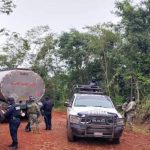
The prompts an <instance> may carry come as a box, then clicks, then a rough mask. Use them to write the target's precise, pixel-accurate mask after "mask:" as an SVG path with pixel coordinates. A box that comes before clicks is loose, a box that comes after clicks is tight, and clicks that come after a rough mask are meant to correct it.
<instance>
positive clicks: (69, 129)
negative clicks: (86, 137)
mask: <svg viewBox="0 0 150 150" xmlns="http://www.w3.org/2000/svg"><path fill="white" fill-rule="evenodd" d="M67 138H68V141H69V142H75V140H76V137H75V136H74V135H73V133H72V129H71V128H70V126H69V125H67Z"/></svg>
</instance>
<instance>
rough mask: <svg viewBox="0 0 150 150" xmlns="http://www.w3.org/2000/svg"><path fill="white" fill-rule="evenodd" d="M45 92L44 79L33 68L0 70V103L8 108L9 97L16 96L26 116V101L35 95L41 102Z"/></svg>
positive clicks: (37, 100) (38, 101)
mask: <svg viewBox="0 0 150 150" xmlns="http://www.w3.org/2000/svg"><path fill="white" fill-rule="evenodd" d="M44 93H45V85H44V81H43V79H42V78H41V77H40V76H39V75H38V74H37V73H35V72H33V71H32V70H28V69H12V70H4V71H0V105H1V106H3V108H7V105H8V103H7V98H8V97H14V98H15V99H16V103H18V104H20V107H21V110H22V112H23V113H22V114H23V116H26V103H27V101H28V100H29V96H33V97H34V98H35V100H36V102H37V103H40V100H41V98H42V96H43V95H44Z"/></svg>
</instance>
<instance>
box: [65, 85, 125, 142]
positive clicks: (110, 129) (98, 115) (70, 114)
mask: <svg viewBox="0 0 150 150" xmlns="http://www.w3.org/2000/svg"><path fill="white" fill-rule="evenodd" d="M74 89H76V90H75V91H74V93H73V96H72V98H71V99H70V100H69V101H68V102H65V106H67V136H68V141H71V142H72V141H75V139H76V138H77V137H100V138H108V139H111V140H112V141H113V143H116V144H117V143H119V142H120V136H121V135H122V132H123V128H124V119H123V118H122V116H121V115H120V113H118V112H117V110H116V109H115V107H114V105H113V103H112V101H111V99H110V97H108V96H106V95H103V94H102V92H101V91H99V90H100V88H99V87H98V86H92V87H91V86H87V85H77V86H76V87H75V88H74Z"/></svg>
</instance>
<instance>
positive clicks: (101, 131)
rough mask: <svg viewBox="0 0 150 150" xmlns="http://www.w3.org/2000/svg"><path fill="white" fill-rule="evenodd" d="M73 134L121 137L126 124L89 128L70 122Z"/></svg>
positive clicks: (78, 135) (79, 135)
mask: <svg viewBox="0 0 150 150" xmlns="http://www.w3.org/2000/svg"><path fill="white" fill-rule="evenodd" d="M70 127H71V130H72V133H73V135H75V136H77V137H102V138H119V137H120V136H121V135H122V132H123V129H124V126H115V127H113V126H111V127H110V126H109V127H108V126H105V127H104V126H102V127H99V128H89V127H85V126H81V125H77V124H70Z"/></svg>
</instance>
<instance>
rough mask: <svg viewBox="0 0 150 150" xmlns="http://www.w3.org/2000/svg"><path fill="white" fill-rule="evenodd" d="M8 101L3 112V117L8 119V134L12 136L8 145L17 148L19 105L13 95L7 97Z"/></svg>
mask: <svg viewBox="0 0 150 150" xmlns="http://www.w3.org/2000/svg"><path fill="white" fill-rule="evenodd" d="M8 103H9V104H10V106H9V107H8V109H7V110H6V112H5V113H4V117H5V118H6V119H7V120H8V123H9V129H10V135H11V138H12V144H11V145H9V147H12V148H13V149H17V148H18V137H17V132H18V128H19V126H20V106H18V105H17V104H16V103H15V99H14V98H13V97H9V98H8Z"/></svg>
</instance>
